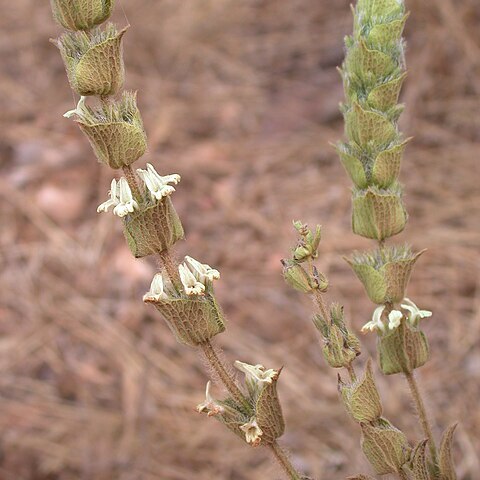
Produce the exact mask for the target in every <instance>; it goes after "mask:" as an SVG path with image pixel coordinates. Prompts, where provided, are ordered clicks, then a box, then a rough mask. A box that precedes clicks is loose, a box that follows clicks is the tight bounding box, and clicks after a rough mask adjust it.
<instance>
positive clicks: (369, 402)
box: [338, 359, 382, 423]
mask: <svg viewBox="0 0 480 480" xmlns="http://www.w3.org/2000/svg"><path fill="white" fill-rule="evenodd" d="M338 387H339V390H340V393H341V396H342V399H343V403H344V404H345V407H346V409H347V411H348V413H349V414H350V415H351V416H352V418H353V419H354V420H355V421H356V422H358V423H371V422H374V421H375V420H377V419H378V418H379V417H380V416H381V415H382V404H381V402H380V395H379V394H378V390H377V386H376V385H375V380H374V378H373V371H372V361H371V360H370V359H369V360H368V362H367V367H366V369H365V373H364V375H363V378H360V379H359V380H357V381H356V382H353V383H351V384H345V383H343V382H342V381H341V379H340V377H339V383H338Z"/></svg>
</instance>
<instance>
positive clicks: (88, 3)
mask: <svg viewBox="0 0 480 480" xmlns="http://www.w3.org/2000/svg"><path fill="white" fill-rule="evenodd" d="M114 3H115V1H114V0H50V5H51V7H52V12H53V17H54V18H55V20H56V21H57V22H58V23H59V24H60V25H62V27H64V28H66V29H68V30H90V29H91V28H93V27H94V26H96V25H100V24H101V23H103V22H105V20H107V19H108V18H109V17H110V15H111V13H112V9H113V5H114Z"/></svg>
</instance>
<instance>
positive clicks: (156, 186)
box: [137, 163, 180, 200]
mask: <svg viewBox="0 0 480 480" xmlns="http://www.w3.org/2000/svg"><path fill="white" fill-rule="evenodd" d="M137 173H138V176H139V177H140V178H141V179H142V180H143V182H144V183H145V186H146V187H147V189H148V191H149V192H150V194H151V196H152V197H153V198H156V199H157V200H161V199H162V198H163V197H166V196H168V195H171V194H172V193H173V192H174V191H175V188H173V187H172V186H171V185H168V184H169V183H174V184H175V185H176V184H177V183H178V182H179V181H180V175H177V174H176V173H174V174H173V175H165V176H164V177H162V176H161V175H159V174H158V173H157V171H156V170H155V169H154V168H153V165H152V164H150V163H147V169H146V170H142V169H141V168H139V169H137Z"/></svg>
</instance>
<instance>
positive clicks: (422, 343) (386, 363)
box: [378, 321, 429, 375]
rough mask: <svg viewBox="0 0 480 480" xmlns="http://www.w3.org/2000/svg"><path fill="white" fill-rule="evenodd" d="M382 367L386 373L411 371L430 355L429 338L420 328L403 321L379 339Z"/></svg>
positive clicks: (423, 362) (422, 363)
mask: <svg viewBox="0 0 480 480" xmlns="http://www.w3.org/2000/svg"><path fill="white" fill-rule="evenodd" d="M378 353H379V357H380V368H381V369H382V372H383V373H384V374H385V375H393V374H395V373H411V372H413V370H415V369H416V368H419V367H421V366H422V365H424V364H425V363H426V362H427V360H428V357H429V346H428V340H427V337H426V336H425V334H424V333H423V332H422V331H421V330H419V329H418V328H416V327H414V326H412V325H410V324H409V323H408V322H405V321H402V322H401V324H400V325H399V326H398V327H397V328H395V329H394V330H390V331H387V332H386V333H384V334H383V335H381V336H379V339H378Z"/></svg>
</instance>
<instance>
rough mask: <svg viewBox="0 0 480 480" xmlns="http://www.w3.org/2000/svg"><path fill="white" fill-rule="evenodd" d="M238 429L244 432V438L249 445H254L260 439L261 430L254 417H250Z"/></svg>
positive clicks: (258, 442) (257, 443)
mask: <svg viewBox="0 0 480 480" xmlns="http://www.w3.org/2000/svg"><path fill="white" fill-rule="evenodd" d="M240 430H242V431H243V432H245V440H246V441H247V443H249V444H250V445H252V446H254V447H256V446H258V445H260V442H261V441H262V438H261V437H262V435H263V430H262V429H261V428H260V427H259V426H258V423H257V420H256V418H255V417H252V418H251V419H250V421H249V422H247V423H245V424H243V425H241V426H240Z"/></svg>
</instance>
